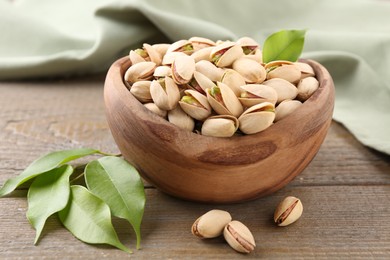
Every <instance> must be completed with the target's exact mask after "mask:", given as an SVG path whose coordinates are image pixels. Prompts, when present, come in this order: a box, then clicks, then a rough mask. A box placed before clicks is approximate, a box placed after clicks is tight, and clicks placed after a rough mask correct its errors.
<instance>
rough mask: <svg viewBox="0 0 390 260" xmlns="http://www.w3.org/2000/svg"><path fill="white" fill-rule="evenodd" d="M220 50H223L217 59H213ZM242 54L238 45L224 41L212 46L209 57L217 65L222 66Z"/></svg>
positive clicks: (229, 63)
mask: <svg viewBox="0 0 390 260" xmlns="http://www.w3.org/2000/svg"><path fill="white" fill-rule="evenodd" d="M220 52H224V53H223V54H222V55H221V56H220V58H219V59H217V60H216V59H215V56H216V55H218V54H219V53H220ZM242 55H244V53H243V51H242V48H241V46H240V45H238V44H236V43H234V42H224V43H221V44H219V45H217V46H215V47H214V48H213V50H212V51H211V53H210V59H211V60H212V61H214V63H215V65H216V66H217V67H220V68H223V67H228V66H231V65H232V64H233V62H234V61H235V60H237V59H239V58H240V57H241V56H242Z"/></svg>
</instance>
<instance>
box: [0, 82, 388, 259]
mask: <svg viewBox="0 0 390 260" xmlns="http://www.w3.org/2000/svg"><path fill="white" fill-rule="evenodd" d="M103 81H104V75H101V76H96V77H88V78H77V79H63V80H56V79H54V80H46V81H36V82H12V83H11V82H8V83H4V82H3V83H0V185H1V184H3V183H4V181H5V180H6V179H7V178H10V177H12V176H16V175H17V174H19V173H20V172H21V171H22V170H23V169H24V168H25V167H26V166H27V165H28V164H29V163H31V161H32V160H34V159H36V158H37V157H38V156H40V155H42V154H44V153H47V152H49V151H54V150H58V149H70V148H75V147H82V146H84V147H85V146H86V147H88V146H90V147H97V148H99V149H102V150H104V151H108V152H118V150H117V148H116V145H115V143H114V141H113V139H112V137H111V135H110V132H109V129H108V126H107V124H106V121H105V116H104V106H103ZM52 125H56V126H58V127H53V126H52ZM75 125H77V127H75ZM83 125H86V126H85V127H82V126H83ZM58 133H61V134H58ZM147 186H148V187H150V185H149V184H147ZM146 193H147V206H146V211H145V218H144V221H143V225H142V234H143V236H144V240H143V242H142V247H143V248H142V250H140V251H135V254H134V255H132V257H134V258H136V259H216V258H218V259H240V258H242V259H244V258H246V259H248V258H251V259H258V258H260V257H263V258H273V259H307V258H308V259H314V258H316V259H388V258H389V256H390V237H389V234H390V223H389V221H388V219H390V212H389V209H390V208H389V207H388V202H389V199H390V198H389V196H390V156H387V155H384V154H380V153H378V152H375V151H373V150H371V149H367V148H365V147H364V146H362V145H361V144H360V143H359V142H358V141H357V140H356V139H355V138H354V137H353V136H352V135H351V134H350V133H349V132H348V131H347V130H346V129H345V128H344V127H343V126H342V125H340V124H338V123H335V122H333V123H332V125H331V127H330V129H329V131H328V135H327V137H326V139H325V141H324V143H323V144H322V146H321V148H320V150H319V152H318V153H317V155H316V156H315V158H314V159H313V161H312V162H311V163H310V164H309V166H308V167H307V168H306V169H305V170H304V171H303V172H302V173H301V174H300V175H299V176H298V177H296V178H295V179H294V180H293V181H292V182H291V183H289V184H288V185H287V186H286V187H285V188H283V189H281V190H280V191H278V192H277V193H274V194H272V195H270V196H267V197H264V198H261V199H257V200H254V201H251V202H246V203H241V204H234V205H215V206H211V205H207V204H202V203H193V202H186V201H182V200H178V199H175V198H172V197H170V196H167V195H164V194H163V193H161V192H158V191H157V190H155V189H153V188H148V189H147V191H146ZM25 195H26V190H21V191H17V192H15V193H13V194H11V195H10V196H8V197H6V198H0V259H64V258H67V259H101V258H107V259H121V258H127V257H129V256H128V255H127V254H125V253H123V252H121V251H119V250H116V249H112V248H110V247H105V246H90V245H87V244H84V243H82V242H80V241H78V240H77V239H75V238H74V237H73V236H72V235H71V234H70V233H69V232H68V231H66V230H65V229H64V228H63V227H62V226H61V224H60V223H59V222H58V220H57V219H56V218H50V219H49V222H48V224H47V226H46V227H45V229H44V231H43V237H42V240H41V242H40V243H39V245H38V246H34V245H33V240H34V235H35V234H34V230H33V229H32V228H31V226H30V225H29V223H28V220H27V219H26V217H25V213H26V210H27V200H26V198H25ZM288 195H294V196H297V197H299V198H301V199H302V202H303V206H304V213H303V216H302V219H300V220H299V221H298V222H296V223H295V224H293V225H291V226H289V227H286V228H279V227H276V226H275V225H273V223H272V214H273V210H274V207H276V205H277V203H278V202H279V201H280V200H281V199H282V198H283V197H285V196H288ZM212 208H221V209H226V210H228V211H230V213H231V214H232V216H233V218H235V219H237V220H240V221H242V222H243V223H245V224H246V225H248V227H249V228H250V229H251V230H252V232H253V233H254V236H255V239H256V243H257V248H256V251H255V252H254V254H250V255H245V256H244V255H241V254H238V253H235V252H234V251H233V250H232V249H230V248H229V246H228V245H227V244H226V243H225V242H224V241H223V239H221V238H217V239H213V240H209V241H202V240H198V239H196V238H195V237H192V235H191V232H190V226H191V225H192V222H193V221H194V220H195V219H196V218H197V217H198V216H200V215H201V214H202V213H204V212H206V211H207V210H209V209H212ZM114 224H115V226H116V227H117V228H118V233H119V236H120V238H121V239H122V241H123V242H124V243H125V244H126V245H127V246H129V247H131V248H132V249H134V248H135V236H134V235H133V233H132V231H131V228H130V227H129V226H128V224H127V223H126V222H124V221H121V220H118V219H116V220H115V221H114Z"/></svg>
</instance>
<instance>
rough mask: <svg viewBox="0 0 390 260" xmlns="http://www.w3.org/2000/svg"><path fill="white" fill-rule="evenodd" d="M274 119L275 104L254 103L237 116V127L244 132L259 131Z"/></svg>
mask: <svg viewBox="0 0 390 260" xmlns="http://www.w3.org/2000/svg"><path fill="white" fill-rule="evenodd" d="M274 119H275V106H274V104H272V103H270V102H263V103H260V104H257V105H254V106H252V107H250V108H248V109H247V110H245V112H244V113H242V115H241V116H240V117H239V118H238V121H239V122H240V125H239V128H240V130H241V131H242V132H243V133H244V134H255V133H259V132H261V131H263V130H265V129H266V128H268V127H269V126H271V125H272V123H273V121H274Z"/></svg>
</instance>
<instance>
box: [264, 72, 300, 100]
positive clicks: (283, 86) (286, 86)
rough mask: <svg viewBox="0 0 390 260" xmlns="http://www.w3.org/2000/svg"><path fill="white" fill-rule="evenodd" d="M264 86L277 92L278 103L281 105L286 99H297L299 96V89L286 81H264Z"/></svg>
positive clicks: (277, 79) (276, 79)
mask: <svg viewBox="0 0 390 260" xmlns="http://www.w3.org/2000/svg"><path fill="white" fill-rule="evenodd" d="M263 84H264V85H267V86H270V87H272V88H273V89H275V90H276V93H277V94H278V100H277V103H280V102H282V101H283V100H285V99H295V97H296V96H297V95H298V89H297V88H296V87H295V86H294V85H293V84H292V83H290V82H288V81H287V80H285V79H280V78H275V79H269V80H266V81H264V82H263Z"/></svg>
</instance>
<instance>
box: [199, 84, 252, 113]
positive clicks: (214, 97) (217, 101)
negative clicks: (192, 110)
mask: <svg viewBox="0 0 390 260" xmlns="http://www.w3.org/2000/svg"><path fill="white" fill-rule="evenodd" d="M206 95H207V100H208V101H209V103H210V105H211V107H212V108H213V109H214V111H215V112H216V113H217V114H220V115H233V116H235V117H239V116H240V115H241V114H242V112H243V111H244V108H243V107H242V105H241V103H240V101H239V100H238V98H237V96H236V95H235V94H234V92H233V90H231V89H230V88H229V87H228V86H227V85H225V84H223V83H222V82H217V86H215V87H213V88H211V89H207V90H206Z"/></svg>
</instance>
